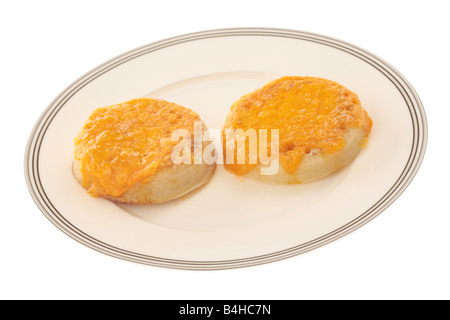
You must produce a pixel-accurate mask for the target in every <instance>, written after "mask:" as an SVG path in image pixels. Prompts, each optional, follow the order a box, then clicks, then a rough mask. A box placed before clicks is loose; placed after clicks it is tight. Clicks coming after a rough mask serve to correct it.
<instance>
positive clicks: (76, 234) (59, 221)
mask: <svg viewBox="0 0 450 320" xmlns="http://www.w3.org/2000/svg"><path fill="white" fill-rule="evenodd" d="M230 36H273V37H282V38H293V39H298V40H303V41H310V42H315V43H318V44H321V45H326V46H329V47H333V48H335V49H338V50H341V51H344V52H346V53H348V54H351V55H353V56H355V57H356V58H359V59H361V60H363V61H364V62H366V63H368V64H370V65H371V66H372V67H374V68H376V69H377V70H378V71H380V72H381V73H382V74H383V76H385V77H386V78H388V79H389V80H390V81H391V83H392V84H393V85H394V86H395V87H396V88H397V90H398V91H399V92H400V94H401V95H402V97H403V99H404V100H405V103H406V105H407V107H408V111H409V114H410V116H411V119H410V120H411V122H412V131H413V140H412V144H411V151H410V154H409V158H408V161H406V164H405V167H404V169H403V171H402V172H401V174H400V175H399V177H398V179H397V180H396V181H395V183H394V184H393V185H392V186H391V187H390V188H389V189H388V190H387V192H386V193H385V194H384V195H383V196H382V197H381V198H380V199H379V200H378V201H377V202H375V203H374V204H373V205H372V206H371V207H370V208H368V209H367V210H366V211H365V212H363V213H361V214H360V215H359V216H358V217H357V218H355V219H353V220H351V221H349V222H347V223H346V224H345V225H343V226H341V227H339V228H337V229H335V230H333V231H331V232H329V233H327V234H325V235H322V236H320V237H317V238H315V239H313V240H310V241H307V242H304V243H301V244H299V245H297V246H293V247H290V248H287V249H284V250H280V251H276V252H272V253H268V254H264V255H257V256H251V257H248V258H239V259H231V260H214V261H203V260H202V261H190V260H177V259H167V258H160V257H155V256H150V255H145V254H140V253H136V252H132V251H128V250H124V249H121V248H118V247H115V246H113V245H110V244H108V243H105V242H103V241H100V240H98V239H95V238H94V237H92V236H90V235H89V234H87V233H85V232H83V231H82V230H80V229H78V228H77V227H76V226H75V225H73V224H72V223H70V222H69V221H68V220H66V219H65V218H64V215H63V214H61V213H60V212H59V211H58V210H57V209H56V208H55V207H54V206H53V205H52V202H51V200H50V199H49V197H48V196H47V194H46V193H45V189H44V188H43V186H42V184H41V183H40V177H39V150H40V149H39V148H40V144H39V142H42V140H43V138H44V136H45V133H46V130H47V128H48V127H49V125H50V124H51V122H52V121H53V118H54V117H55V116H56V114H57V113H58V112H59V110H60V109H61V108H62V107H63V106H64V104H65V102H66V101H68V100H69V99H70V98H71V97H72V96H73V95H74V94H75V93H76V92H77V91H78V90H80V89H81V88H82V87H83V86H84V85H86V84H88V83H90V82H91V81H92V80H94V79H95V78H97V77H99V76H101V75H102V74H104V73H106V72H108V71H109V70H111V69H114V68H115V67H117V66H119V65H121V64H122V63H125V62H127V61H129V60H132V59H135V58H137V57H139V56H141V55H144V54H148V53H150V52H153V51H157V50H161V49H164V48H166V47H170V46H176V45H177V44H180V43H184V42H190V41H195V40H202V39H207V38H219V37H230ZM80 86H81V87H80ZM427 139H428V124H427V118H426V113H425V110H424V107H423V104H422V102H421V100H420V98H419V96H418V94H417V93H416V91H415V90H414V88H413V87H412V85H411V84H410V83H409V82H408V81H407V80H406V78H405V77H404V76H403V75H402V74H401V73H400V72H399V71H397V70H396V69H395V68H394V67H393V66H391V65H390V64H389V63H387V62H386V61H384V60H383V59H381V58H379V57H378V56H376V55H375V54H373V53H371V52H369V51H367V50H365V49H362V48H360V47H358V46H355V45H353V44H351V43H349V42H346V41H342V40H339V39H336V38H333V37H329V36H325V35H321V34H317V33H312V32H307V31H300V30H293V29H280V28H258V27H255V28H223V29H212V30H205V31H199V32H193V33H187V34H183V35H179V36H175V37H170V38H166V39H163V40H159V41H156V42H152V43H149V44H146V45H143V46H140V47H137V48H135V49H132V50H129V51H127V52H124V53H122V54H120V55H118V56H116V57H114V58H111V59H109V60H107V61H106V62H104V63H102V64H100V65H98V66H97V67H95V68H93V69H91V70H90V71H88V72H86V73H85V74H83V75H82V76H80V77H79V78H78V79H76V80H75V81H74V82H72V83H71V84H70V85H69V86H67V87H66V88H65V89H64V90H63V91H62V92H61V93H60V94H59V95H58V96H57V97H56V98H55V99H54V100H53V101H52V102H51V103H50V104H49V105H48V107H47V108H46V109H45V110H44V111H43V112H42V114H41V116H40V117H39V118H38V120H37V121H36V123H35V125H34V127H33V129H32V131H31V133H30V135H29V138H28V142H27V145H26V149H25V155H24V171H25V180H26V183H27V187H28V190H29V192H30V194H31V196H32V198H33V200H34V202H35V203H36V205H37V206H38V208H39V209H40V210H41V212H42V213H43V214H44V216H45V217H46V218H47V219H48V220H49V221H50V222H52V223H53V224H54V225H55V226H56V227H57V228H58V229H60V230H61V231H63V232H64V233H65V234H66V235H68V236H70V237H71V238H73V239H74V240H76V241H78V242H80V243H81V244H83V245H85V246H87V247H90V248H91V249H94V250H96V251H99V252H101V253H103V254H107V255H109V256H113V257H116V258H119V259H122V260H127V261H131V262H136V263H140V264H146V265H153V266H158V267H168V268H174V269H185V270H220V269H230V268H239V267H249V266H254V265H259V264H263V263H268V262H273V261H278V260H283V259H286V258H289V257H293V256H297V255H300V254H302V253H305V252H308V251H311V250H314V249H316V248H318V247H321V246H323V245H325V244H328V243H330V242H333V241H335V240H337V239H339V238H341V237H343V236H345V235H347V234H349V233H351V232H353V231H354V230H356V229H358V228H360V227H361V226H363V225H365V224H366V223H368V222H369V221H371V220H372V219H374V218H375V217H377V216H378V215H380V214H381V213H382V212H383V211H384V210H386V208H388V207H389V206H390V205H391V204H392V203H393V202H394V201H395V200H396V199H397V198H398V197H399V196H400V195H401V194H402V193H403V192H404V190H406V188H407V187H408V186H409V184H410V183H411V181H412V180H413V178H414V177H415V175H416V174H417V172H418V170H419V168H420V165H421V164H422V162H423V158H424V155H425V151H426V146H427Z"/></svg>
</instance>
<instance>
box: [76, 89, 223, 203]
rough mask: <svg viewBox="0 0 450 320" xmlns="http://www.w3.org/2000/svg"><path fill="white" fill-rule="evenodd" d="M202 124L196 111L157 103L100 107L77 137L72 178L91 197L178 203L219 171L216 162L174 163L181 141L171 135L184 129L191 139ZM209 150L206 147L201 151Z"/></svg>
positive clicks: (132, 102)
mask: <svg viewBox="0 0 450 320" xmlns="http://www.w3.org/2000/svg"><path fill="white" fill-rule="evenodd" d="M199 121H200V122H201V120H200V117H199V115H198V114H196V113H195V112H194V111H192V110H190V109H188V108H185V107H182V106H180V105H177V104H175V103H172V102H168V101H164V100H159V99H149V98H140V99H134V100H130V101H126V102H123V103H119V104H115V105H112V106H108V107H102V108H98V109H96V110H95V111H94V112H93V113H92V114H91V116H90V117H89V119H88V120H87V121H86V123H85V124H84V126H83V128H82V129H81V131H80V133H79V134H78V136H77V137H76V138H75V141H74V142H75V152H74V154H75V159H74V161H73V165H72V170H73V174H74V176H75V178H76V179H77V180H78V182H79V183H80V184H81V185H82V186H83V187H84V188H85V189H86V191H87V192H88V193H89V194H90V195H91V196H93V197H102V198H106V199H108V200H112V201H115V202H120V203H129V204H144V203H160V202H165V201H169V200H172V199H175V198H178V197H180V196H182V195H184V194H186V193H188V192H190V191H192V190H194V189H196V188H198V187H199V186H201V185H203V184H205V183H206V182H207V181H208V180H210V179H211V177H212V175H213V173H214V170H215V168H216V165H215V162H213V163H211V164H207V163H205V162H203V161H202V162H201V163H199V164H196V163H194V161H191V162H189V161H188V162H187V163H186V162H182V163H179V164H177V162H174V161H173V157H172V151H173V149H174V148H175V146H177V144H179V143H180V141H179V140H177V139H172V133H173V132H174V131H175V130H177V129H181V130H185V132H188V133H189V137H190V138H192V137H193V134H194V126H195V123H196V122H197V123H198V122H199ZM201 126H202V130H203V131H205V130H206V126H205V125H204V123H203V122H201ZM189 145H190V151H193V150H194V145H193V144H191V143H189ZM207 145H208V143H207V142H202V145H201V150H204V148H205V147H206V146H207ZM190 157H191V158H190V159H192V157H193V155H191V156H190Z"/></svg>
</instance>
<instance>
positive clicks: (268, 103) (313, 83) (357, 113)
mask: <svg viewBox="0 0 450 320" xmlns="http://www.w3.org/2000/svg"><path fill="white" fill-rule="evenodd" d="M352 127H362V128H363V129H364V130H365V133H366V135H365V136H366V137H365V138H366V139H367V136H368V135H369V132H370V130H371V128H372V120H371V119H370V118H369V116H368V115H367V112H366V111H365V110H364V109H363V108H362V107H361V103H360V101H359V99H358V96H357V95H356V94H355V93H353V92H351V91H350V90H348V89H346V88H345V87H344V86H342V85H340V84H338V83H336V82H334V81H331V80H327V79H322V78H315V77H282V78H280V79H277V80H274V81H272V82H269V83H268V84H266V85H265V86H264V87H262V88H260V89H257V90H256V91H254V92H252V93H249V94H247V95H244V96H243V97H242V98H240V99H239V100H238V101H236V102H235V103H234V104H233V106H232V107H231V111H230V113H229V115H228V118H227V119H226V122H225V125H224V130H223V131H222V135H223V139H224V140H225V139H226V135H225V129H242V130H244V131H245V130H247V129H255V130H258V129H267V130H268V132H269V130H270V129H278V130H279V159H280V163H281V165H282V167H283V168H284V170H285V171H286V172H287V173H290V174H292V173H294V172H295V171H296V170H297V168H298V166H299V165H300V163H301V162H302V159H303V156H304V155H305V154H308V153H309V152H311V150H314V151H315V152H325V153H333V152H336V151H338V150H340V149H342V148H343V146H344V138H343V134H344V133H345V132H346V131H347V130H348V129H349V128H352ZM269 138H270V136H269ZM366 139H365V140H366ZM223 146H224V154H225V152H226V143H224V144H223ZM234 150H235V162H234V164H227V163H225V168H226V169H227V170H229V171H230V172H232V173H234V174H237V175H244V174H246V173H248V172H249V171H251V170H252V169H253V168H254V167H256V166H257V164H249V161H248V155H247V154H246V163H245V164H237V161H236V159H237V148H235V149H234ZM246 152H248V148H247V149H246ZM258 157H259V156H258ZM258 160H259V159H258ZM258 163H259V162H258Z"/></svg>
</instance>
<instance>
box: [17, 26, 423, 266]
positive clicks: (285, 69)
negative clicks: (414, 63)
mask: <svg viewBox="0 0 450 320" xmlns="http://www.w3.org/2000/svg"><path fill="white" fill-rule="evenodd" d="M284 75H298V76H316V77H323V78H327V79H331V80H334V81H337V82H339V83H341V84H343V85H345V86H346V87H347V88H349V89H350V90H352V91H354V92H356V93H357V94H358V95H359V98H360V100H361V102H362V105H363V107H364V108H365V109H366V110H367V111H368V113H369V115H370V116H371V117H372V119H373V122H374V126H373V130H372V132H371V135H370V138H369V142H368V146H367V147H366V148H365V149H363V151H362V152H361V154H360V155H359V156H358V157H357V159H356V160H355V161H354V162H353V163H352V164H350V165H349V166H347V167H345V168H343V169H341V170H339V171H338V172H336V173H335V174H332V175H330V176H329V177H326V178H324V179H321V180H319V181H316V182H311V183H306V184H300V185H268V184H263V183H259V182H256V181H250V180H246V179H242V178H239V177H236V176H234V175H231V174H229V173H228V172H227V171H226V170H224V168H223V167H222V166H221V165H219V166H218V168H217V171H216V174H215V176H214V177H213V179H212V180H211V181H210V182H209V183H208V184H207V185H206V186H204V187H202V188H200V189H199V190H197V191H195V192H193V193H191V194H189V195H187V196H184V197H182V198H180V199H177V200H175V201H171V202H168V203H164V204H157V205H139V206H138V205H135V206H133V205H117V204H114V203H112V202H109V201H107V200H104V199H98V198H92V197H90V196H89V195H88V194H87V193H86V192H85V190H84V189H83V188H82V187H81V186H80V185H79V184H78V183H77V182H76V180H75V179H74V178H73V176H72V172H71V163H72V159H73V138H74V137H75V136H76V135H77V133H78V131H79V130H80V128H81V126H82V124H83V123H84V121H85V120H86V119H87V118H88V117H89V115H90V113H91V112H92V111H93V110H94V109H96V108H97V107H100V106H107V105H111V104H114V103H117V102H122V101H125V100H129V99H133V98H137V97H143V96H146V97H154V98H162V99H165V100H169V101H173V102H175V103H178V104H180V105H183V106H186V107H188V108H191V109H193V110H194V111H196V112H197V113H198V114H199V115H200V117H201V118H202V119H203V120H204V121H205V123H206V124H207V126H208V127H209V128H210V129H218V130H220V129H221V127H222V125H223V122H224V119H225V117H226V115H227V113H228V111H229V108H230V106H231V105H232V103H233V102H234V101H235V100H237V99H238V98H239V97H241V96H242V95H243V94H245V93H247V92H250V91H253V90H254V89H256V88H258V87H260V86H262V85H264V84H265V83H266V82H268V81H270V80H273V79H276V78H278V77H280V76H284ZM426 140H427V124H426V117H425V113H424V110H423V107H422V104H421V102H420V100H419V98H418V96H417V94H416V93H415V91H414V89H413V88H412V87H411V85H410V84H409V83H408V82H407V81H406V80H405V79H404V77H403V76H402V75H401V74H400V73H399V72H398V71H396V70H395V69H394V68H393V67H391V66H390V65H388V64H387V63H386V62H384V61H383V60H381V59H380V58H378V57H376V56H374V55H373V54H371V53H369V52H367V51H365V50H363V49H361V48H358V47H355V46H354V45H351V44H349V43H345V42H343V41H340V40H336V39H332V38H329V37H326V36H321V35H317V34H311V33H307V32H300V31H294V30H281V29H261V28H244V29H222V30H212V31H205V32H198V33H193V34H187V35H182V36H178V37H174V38H170V39H167V40H162V41H158V42H155V43H152V44H149V45H146V46H143V47H140V48H137V49H135V50H132V51H129V52H127V53H124V54H123V55H120V56H118V57H116V58H114V59H112V60H109V61H108V62H106V63H104V64H102V65H100V66H99V67H97V68H95V69H94V70H92V71H90V72H88V73H87V74H85V75H84V76H82V77H81V78H79V79H78V80H76V81H75V82H74V83H73V84H71V85H70V86H69V87H68V88H67V89H65V90H64V91H63V92H62V93H61V94H60V95H59V96H58V97H57V98H56V99H55V100H54V101H53V102H52V103H51V104H50V106H49V107H48V108H47V109H46V110H45V112H44V113H43V114H42V116H41V117H40V119H39V120H38V121H37V123H36V125H35V127H34V129H33V131H32V132H31V136H30V139H29V142H28V145H27V148H26V153H25V176H26V180H27V183H28V188H29V190H30V193H31V195H32V197H33V198H34V201H35V202H36V204H37V205H38V207H39V208H40V210H41V211H42V212H43V213H44V214H45V216H46V217H47V218H48V219H49V220H50V221H51V222H52V223H53V224H54V225H56V226H57V227H58V228H59V229H61V230H62V231H63V232H65V233H66V234H67V235H69V236H70V237H72V238H74V239H75V240H77V241H79V242H81V243H83V244H85V245H86V246H88V247H91V248H93V249H95V250H97V251H100V252H102V253H105V254H108V255H111V256H114V257H117V258H121V259H125V260H129V261H133V262H138V263H143V264H149V265H155V266H161V267H170V268H180V269H203V270H205V269H227V268H236V267H245V266H252V265H257V264H261V263H267V262H271V261H276V260H280V259H285V258H288V257H292V256H295V255H298V254H301V253H303V252H306V251H309V250H312V249H315V248H317V247H320V246H322V245H324V244H326V243H329V242H331V241H333V240H336V239H337V238H340V237H342V236H344V235H346V234H348V233H349V232H351V231H353V230H355V229H356V228H358V227H360V226H362V225H363V224H365V223H367V222H368V221H370V220H371V219H373V218H374V217H376V216H377V215H378V214H380V213H381V212H382V211H383V210H385V209H386V208H387V207H388V206H389V205H390V204H391V203H392V202H393V201H394V200H395V199H396V198H397V197H398V196H399V195H400V194H401V193H402V192H403V191H404V190H405V188H406V187H407V186H408V184H409V183H410V182H411V180H412V178H413V177H414V175H415V174H416V172H417V170H418V168H419V166H420V163H421V161H422V158H423V155H424V152H425V147H426Z"/></svg>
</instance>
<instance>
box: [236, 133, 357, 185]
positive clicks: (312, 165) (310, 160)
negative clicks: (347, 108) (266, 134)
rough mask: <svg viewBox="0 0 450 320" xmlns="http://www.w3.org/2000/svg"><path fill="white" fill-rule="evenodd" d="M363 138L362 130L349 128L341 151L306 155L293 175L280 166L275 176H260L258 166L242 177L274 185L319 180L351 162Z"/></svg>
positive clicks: (259, 166)
mask: <svg viewBox="0 0 450 320" xmlns="http://www.w3.org/2000/svg"><path fill="white" fill-rule="evenodd" d="M364 136H365V132H364V130H363V129H362V128H351V129H350V130H348V131H347V132H346V133H344V140H345V146H344V147H343V148H342V149H341V150H339V151H337V152H335V153H332V154H327V153H325V152H319V153H314V152H311V153H309V154H306V155H305V156H304V157H303V160H302V162H301V164H300V165H299V166H298V168H297V170H296V171H295V172H294V173H287V172H286V170H284V168H283V167H282V166H281V165H280V166H279V168H278V172H277V173H276V174H274V175H262V174H261V173H260V172H261V171H260V170H261V168H263V166H262V165H261V164H258V165H257V166H256V167H255V168H254V169H253V170H251V171H250V172H249V173H247V174H246V175H244V177H248V178H251V179H256V180H259V181H262V182H267V183H275V184H286V183H288V184H289V183H303V182H310V181H314V180H317V179H320V178H322V177H324V176H327V175H329V174H330V173H332V172H334V171H336V170H338V169H340V168H342V167H344V166H346V165H347V164H349V163H350V162H352V161H353V160H354V159H355V158H356V157H357V156H358V154H359V152H360V151H361V149H362V145H363V142H364V139H365V138H364Z"/></svg>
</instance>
